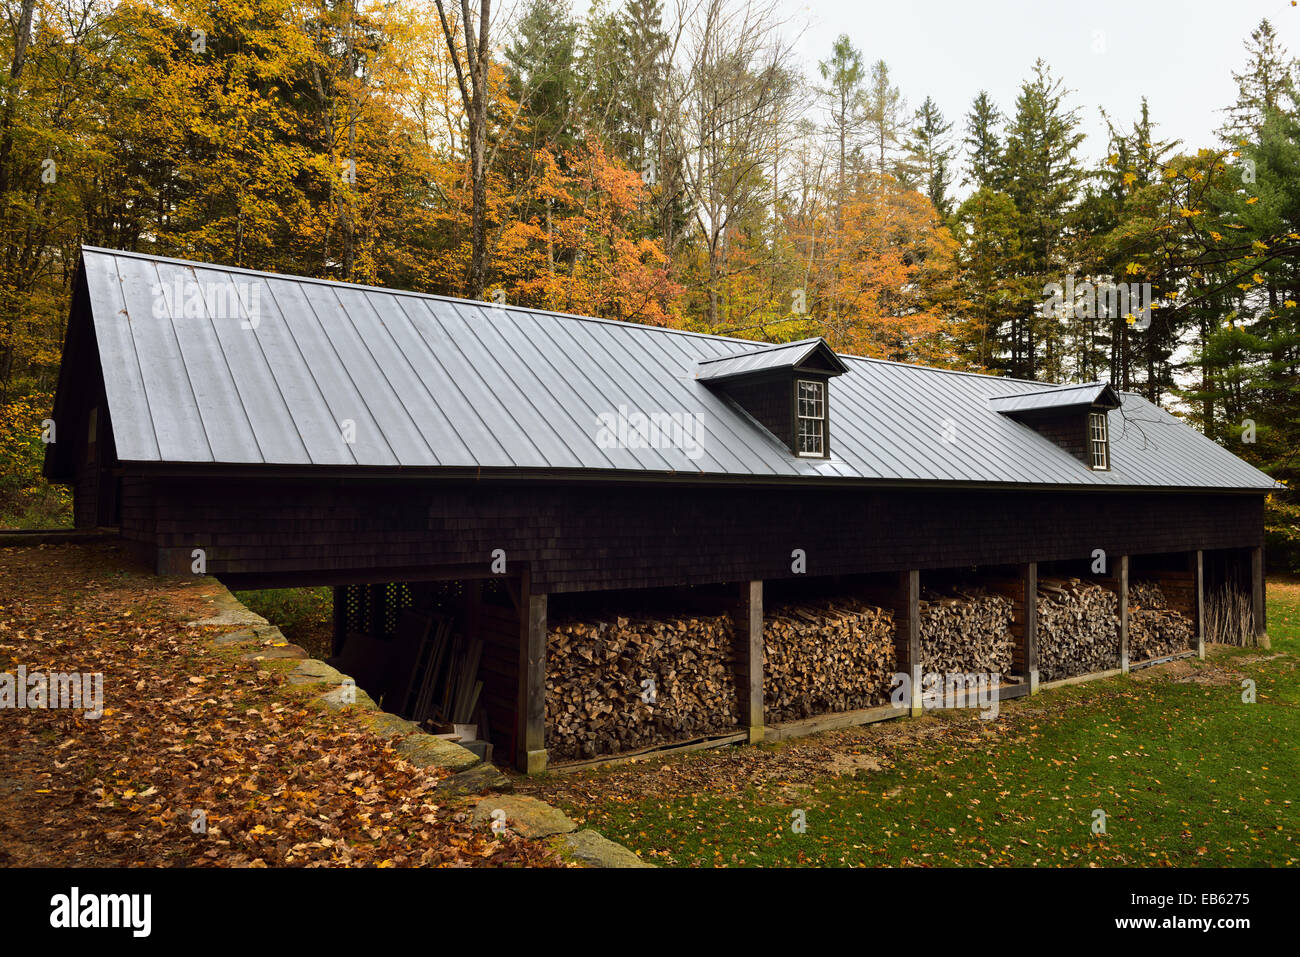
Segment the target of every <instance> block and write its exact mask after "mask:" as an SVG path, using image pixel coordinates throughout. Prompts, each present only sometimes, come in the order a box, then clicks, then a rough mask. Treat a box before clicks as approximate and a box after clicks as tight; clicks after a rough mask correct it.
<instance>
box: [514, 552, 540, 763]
mask: <svg viewBox="0 0 1300 957" xmlns="http://www.w3.org/2000/svg"><path fill="white" fill-rule="evenodd" d="M520 593H521V595H523V596H524V597H525V601H524V602H523V606H524V611H525V613H524V614H521V615H520V616H519V632H520V635H519V706H518V708H517V712H516V715H515V718H516V721H517V722H518V733H517V734H516V736H515V739H516V750H515V767H516V768H518V769H519V770H520V771H523V772H524V773H525V774H537V773H538V772H541V771H545V770H546V764H547V754H546V595H545V594H541V595H535V594H533V593H532V591H531V589H530V588H529V580H528V575H527V573H525V576H524V579H523V582H522V585H521V588H520Z"/></svg>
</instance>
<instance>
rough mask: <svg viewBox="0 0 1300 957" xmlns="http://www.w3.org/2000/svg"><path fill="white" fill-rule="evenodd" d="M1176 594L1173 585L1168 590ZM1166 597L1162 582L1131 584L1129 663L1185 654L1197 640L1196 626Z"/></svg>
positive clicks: (1178, 597) (1177, 599)
mask: <svg viewBox="0 0 1300 957" xmlns="http://www.w3.org/2000/svg"><path fill="white" fill-rule="evenodd" d="M1171 590H1173V591H1175V592H1177V591H1178V590H1179V589H1178V588H1177V586H1175V587H1174V588H1173V589H1171ZM1181 599H1182V596H1181V595H1179V596H1177V597H1175V598H1174V600H1173V601H1172V602H1171V601H1170V598H1169V597H1168V596H1167V595H1166V594H1165V587H1164V583H1163V582H1153V581H1143V582H1134V583H1133V584H1131V585H1130V586H1129V625H1128V642H1129V660H1131V661H1150V660H1151V659H1152V658H1164V657H1166V656H1167V655H1173V654H1177V653H1178V652H1180V651H1187V650H1188V649H1189V648H1191V647H1192V646H1193V645H1194V644H1195V641H1196V627H1195V625H1194V624H1193V622H1192V619H1191V618H1189V617H1188V616H1187V615H1185V614H1184V613H1183V612H1182V611H1181V610H1180V609H1179V608H1178V607H1176V604H1175V603H1177V602H1178V601H1180V600H1181Z"/></svg>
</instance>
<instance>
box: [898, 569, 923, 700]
mask: <svg viewBox="0 0 1300 957" xmlns="http://www.w3.org/2000/svg"><path fill="white" fill-rule="evenodd" d="M896 609H897V617H896V619H895V621H896V625H895V627H896V629H897V631H896V633H895V638H894V643H895V647H896V650H897V652H898V664H899V670H900V671H902V670H906V671H907V673H908V674H909V675H910V676H911V679H912V694H911V702H910V707H911V713H912V717H914V718H916V717H920V715H921V711H922V707H921V572H920V570H919V569H916V568H913V569H910V570H909V571H905V572H899V573H898V599H897V602H896Z"/></svg>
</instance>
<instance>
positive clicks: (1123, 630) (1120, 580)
mask: <svg viewBox="0 0 1300 957" xmlns="http://www.w3.org/2000/svg"><path fill="white" fill-rule="evenodd" d="M1115 589H1116V595H1117V596H1118V598H1119V670H1120V672H1121V673H1123V674H1128V667H1129V653H1128V631H1129V627H1128V556H1127V555H1121V556H1119V560H1118V561H1116V562H1115Z"/></svg>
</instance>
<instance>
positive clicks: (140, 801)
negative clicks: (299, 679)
mask: <svg viewBox="0 0 1300 957" xmlns="http://www.w3.org/2000/svg"><path fill="white" fill-rule="evenodd" d="M211 590H212V588H211V583H210V582H207V581H204V580H202V579H199V580H195V581H185V580H177V579H160V578H156V577H154V576H152V575H150V574H148V573H147V572H145V571H143V570H138V569H137V568H135V567H133V566H131V565H130V564H128V563H127V560H126V558H125V556H124V555H123V553H122V551H121V550H120V549H119V548H117V547H115V546H103V545H96V546H60V547H57V548H44V549H39V550H38V549H17V548H10V549H0V594H3V595H4V596H5V606H4V607H3V608H0V635H4V636H5V641H6V642H7V643H8V644H6V646H5V650H7V651H8V652H9V654H8V655H6V657H11V658H12V659H13V660H14V661H15V662H19V663H23V664H26V665H28V667H29V668H34V667H38V666H39V667H42V668H46V669H48V670H58V671H82V672H91V673H102V674H103V675H104V697H105V703H108V702H111V703H112V707H110V708H105V709H104V717H103V718H101V719H100V720H98V721H93V720H88V719H86V718H85V717H84V715H83V714H82V713H81V712H70V711H59V710H30V711H22V712H11V713H8V714H6V715H5V720H3V721H0V753H4V754H5V760H6V773H5V776H4V781H2V782H0V833H4V834H5V841H4V846H3V847H0V865H11V866H12V865H71V866H77V865H81V866H243V867H266V866H271V867H278V866H286V865H288V866H303V867H324V866H337V865H347V866H374V867H380V866H383V867H407V866H435V867H465V866H473V867H479V866H485V865H486V866H536V865H555V864H558V863H559V862H558V861H557V860H556V859H555V858H554V857H553V855H552V854H551V853H550V852H549V850H548V849H547V848H546V847H545V846H544V845H542V844H540V843H538V842H534V841H527V840H525V839H523V838H520V837H518V836H514V835H510V836H507V837H505V838H496V837H494V836H493V835H492V834H491V832H490V831H489V830H487V829H486V828H478V827H475V826H473V825H472V823H471V822H470V820H469V816H468V815H467V814H466V813H465V812H464V811H463V810H459V809H458V808H457V807H456V806H453V805H449V804H444V803H442V802H441V801H440V800H439V795H438V794H437V792H436V791H435V786H436V784H437V781H438V780H439V777H440V776H441V774H442V773H445V772H438V771H436V770H432V769H421V768H417V767H415V766H414V765H412V764H410V763H408V762H407V761H405V760H403V759H402V758H401V757H400V756H398V755H397V754H396V752H395V751H394V750H393V748H392V745H391V744H390V743H389V742H388V741H385V740H383V739H380V738H378V737H376V736H375V735H373V734H371V733H369V732H367V731H365V730H363V729H361V728H360V727H359V726H357V725H355V724H354V723H353V722H352V720H351V719H350V718H348V717H346V716H340V715H339V714H337V713H333V712H328V711H324V710H321V709H315V708H310V707H308V706H307V704H306V703H305V701H303V700H302V699H301V698H300V697H296V696H294V694H293V692H292V691H291V690H289V689H287V688H286V686H285V685H284V683H283V679H282V677H281V674H280V672H279V671H273V670H269V669H267V668H266V667H265V663H261V664H260V666H259V665H254V664H251V663H244V662H240V661H239V660H238V653H237V652H236V651H233V650H230V651H227V650H216V649H214V648H213V646H212V645H211V644H210V642H209V639H210V638H211V637H212V636H213V635H215V634H218V633H220V631H221V629H205V628H193V627H187V626H186V625H185V622H187V621H192V620H195V619H198V618H203V617H206V615H207V614H210V611H209V610H208V609H209V608H210V606H209V604H208V601H207V599H206V597H205V596H204V595H203V592H205V591H206V592H208V593H210V592H211ZM56 754H57V756H58V759H57V761H56V760H54V755H56ZM36 793H39V794H41V802H40V805H39V810H38V809H36V808H34V807H33V801H32V800H31V798H30V797H28V795H32V794H36Z"/></svg>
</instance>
